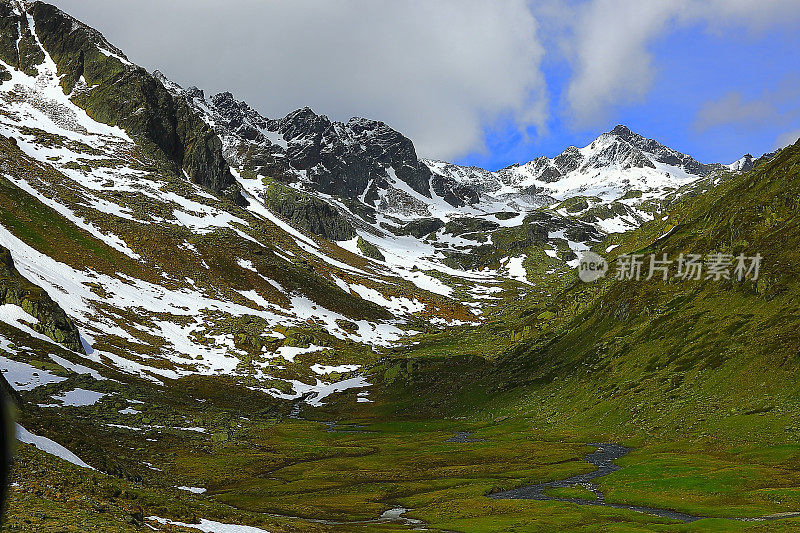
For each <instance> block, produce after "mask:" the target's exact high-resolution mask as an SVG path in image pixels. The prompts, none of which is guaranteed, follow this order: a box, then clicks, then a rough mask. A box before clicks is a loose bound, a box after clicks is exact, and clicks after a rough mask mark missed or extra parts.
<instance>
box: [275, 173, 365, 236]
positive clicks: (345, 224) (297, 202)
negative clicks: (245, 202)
mask: <svg viewBox="0 0 800 533" xmlns="http://www.w3.org/2000/svg"><path fill="white" fill-rule="evenodd" d="M264 201H265V203H266V205H267V206H268V207H269V208H270V209H271V210H272V211H274V212H275V213H278V214H280V215H281V216H282V217H284V218H285V219H286V220H288V221H289V222H290V223H291V224H293V225H294V226H297V227H299V228H303V229H305V230H307V231H309V232H311V233H313V234H314V235H319V236H320V237H322V238H324V239H328V240H329V241H346V240H349V239H352V238H353V237H355V236H356V231H355V229H353V226H352V225H351V224H350V222H349V221H348V220H347V219H346V218H345V217H344V216H343V215H342V214H341V213H339V212H338V211H337V210H336V209H335V208H334V207H332V206H331V205H330V204H328V203H327V202H324V201H323V200H320V199H319V198H315V197H313V196H311V195H309V194H304V193H302V192H300V191H298V190H296V189H292V188H291V187H286V186H284V185H282V184H279V183H273V184H271V185H270V186H269V187H268V188H267V191H266V193H265V197H264Z"/></svg>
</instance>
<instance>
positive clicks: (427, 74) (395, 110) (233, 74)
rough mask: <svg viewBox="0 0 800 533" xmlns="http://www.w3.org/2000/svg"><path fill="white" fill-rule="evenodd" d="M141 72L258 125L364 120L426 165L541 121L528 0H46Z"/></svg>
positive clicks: (536, 47)
mask: <svg viewBox="0 0 800 533" xmlns="http://www.w3.org/2000/svg"><path fill="white" fill-rule="evenodd" d="M51 1H54V3H55V4H56V5H58V6H59V7H61V8H62V9H64V10H65V11H67V12H69V13H71V14H73V15H74V16H76V17H77V18H79V19H81V20H83V21H84V22H86V23H88V24H90V25H92V26H95V27H97V28H98V29H99V30H100V31H102V32H104V33H105V34H106V37H108V38H109V40H110V41H112V42H114V43H115V44H116V45H118V46H119V47H120V48H122V49H123V50H124V51H125V52H126V53H127V54H128V55H129V57H130V58H131V60H133V61H135V62H136V63H138V64H141V65H142V66H144V67H146V68H148V69H150V70H153V69H156V68H158V69H160V70H162V71H163V72H164V73H165V74H166V75H167V76H168V77H170V78H172V79H173V80H175V81H176V82H178V83H181V84H182V85H197V86H199V87H201V88H203V89H206V90H207V91H208V92H212V93H213V92H218V91H224V90H229V91H231V92H233V93H234V94H235V95H236V96H237V97H239V98H241V99H244V100H246V101H247V102H248V103H249V104H251V105H252V106H253V107H255V108H256V109H258V110H259V111H261V112H262V113H263V114H265V115H266V116H272V117H275V116H283V115H284V114H286V113H287V112H289V111H292V110H294V109H296V108H298V107H302V106H306V105H308V106H310V107H312V108H313V109H314V110H315V111H317V112H319V113H324V114H327V115H329V116H330V117H331V118H333V119H337V120H346V119H347V118H349V117H351V116H367V117H369V118H375V119H379V120H383V121H385V122H387V123H389V124H390V125H392V126H393V127H395V128H397V129H398V130H400V131H402V132H403V133H405V134H407V135H409V136H410V137H411V138H412V139H414V141H415V144H416V145H417V148H418V151H419V152H420V153H421V154H423V155H426V156H433V157H441V158H453V157H456V156H459V155H462V154H465V153H467V152H469V151H472V150H476V149H478V150H479V149H481V148H482V147H483V130H484V128H485V127H486V126H488V125H491V123H492V122H493V121H495V120H497V119H499V118H501V117H502V118H505V117H509V116H510V117H512V118H513V120H514V121H515V122H516V123H517V124H518V126H519V127H520V129H521V130H525V129H526V128H529V127H535V128H536V129H538V130H539V131H542V130H543V129H544V127H545V125H546V121H547V118H548V106H547V93H546V87H545V82H544V78H543V75H542V73H541V70H540V63H541V61H542V57H543V55H544V49H543V47H542V46H541V44H540V39H539V36H538V34H537V22H536V20H535V19H534V17H533V15H532V14H531V11H530V9H529V8H528V6H527V5H526V4H525V2H524V1H523V0H512V1H508V2H501V3H490V2H479V1H464V0H441V1H437V2H425V1H422V0H414V1H410V2H389V1H378V0H361V1H359V0H343V1H338V2H328V1H323V0H273V1H268V2H265V1H260V0H227V1H225V2H219V1H210V0H170V1H168V2H165V1H163V0H138V1H135V2H133V1H129V0H51Z"/></svg>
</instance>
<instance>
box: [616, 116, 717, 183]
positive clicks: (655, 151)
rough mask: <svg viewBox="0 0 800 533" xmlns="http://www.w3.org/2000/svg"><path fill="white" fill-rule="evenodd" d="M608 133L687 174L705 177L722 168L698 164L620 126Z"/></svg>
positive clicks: (694, 160) (686, 156)
mask: <svg viewBox="0 0 800 533" xmlns="http://www.w3.org/2000/svg"><path fill="white" fill-rule="evenodd" d="M610 133H611V134H613V135H616V136H617V137H619V138H620V139H622V140H624V141H625V142H627V143H628V144H630V145H631V146H634V147H635V148H638V149H639V150H641V151H643V152H647V153H648V154H651V155H653V156H654V157H655V160H656V161H658V162H659V163H664V164H667V165H672V166H676V167H680V168H682V169H683V170H685V171H686V172H688V173H689V174H695V175H697V176H706V175H708V174H710V173H711V172H713V171H715V170H719V169H721V168H722V165H719V164H703V163H700V162H698V161H697V160H696V159H694V158H693V157H691V156H688V155H686V154H682V153H680V152H678V151H677V150H673V149H672V148H669V147H667V146H664V145H663V144H661V143H660V142H658V141H656V140H654V139H648V138H646V137H643V136H641V135H639V134H638V133H634V132H632V131H631V130H630V128H628V127H627V126H623V125H622V124H620V125H618V126H616V127H615V128H614V129H613V130H611V132H610Z"/></svg>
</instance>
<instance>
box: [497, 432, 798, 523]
mask: <svg viewBox="0 0 800 533" xmlns="http://www.w3.org/2000/svg"><path fill="white" fill-rule="evenodd" d="M589 446H596V447H597V450H596V451H594V452H592V453H590V454H588V455H587V456H586V457H585V461H586V462H587V463H589V464H592V465H594V466H596V467H597V470H595V471H594V472H589V473H586V474H578V475H577V476H572V477H568V478H566V479H561V480H558V481H548V482H547V483H539V484H537V485H529V486H526V487H519V488H516V489H511V490H506V491H502V492H496V493H493V494H490V495H489V497H490V498H493V499H495V500H541V501H545V500H550V501H557V502H567V503H575V504H578V505H597V506H601V507H613V508H615V509H627V510H629V511H636V512H639V513H646V514H650V515H654V516H660V517H663V518H670V519H672V520H680V521H682V522H694V521H695V520H702V519H704V518H711V517H708V516H698V515H691V514H686V513H681V512H678V511H673V510H671V509H660V508H657V507H645V506H641V505H626V504H623V503H610V502H607V501H605V497H604V495H603V493H602V492H601V491H600V490H599V489H598V488H597V485H595V484H594V483H592V480H594V479H597V478H599V477H603V476H607V475H608V474H611V473H612V472H616V471H617V470H619V469H621V468H622V467H621V466H619V465H616V464H614V461H616V460H617V459H619V458H620V457H623V456H625V455H626V454H627V453H629V452H630V451H631V450H632V448H627V447H625V446H621V445H619V444H612V443H591V444H589ZM573 485H579V486H581V487H584V488H586V489H588V490H590V491H592V492H593V493H594V495H595V499H593V500H589V499H585V498H561V497H557V496H548V495H547V494H545V493H544V492H545V491H546V490H547V489H555V488H565V487H571V486H573ZM797 516H800V513H796V512H793V513H778V514H773V515H767V516H762V517H755V518H733V517H723V518H725V519H727V520H739V521H743V522H760V521H767V520H780V519H782V518H793V517H797Z"/></svg>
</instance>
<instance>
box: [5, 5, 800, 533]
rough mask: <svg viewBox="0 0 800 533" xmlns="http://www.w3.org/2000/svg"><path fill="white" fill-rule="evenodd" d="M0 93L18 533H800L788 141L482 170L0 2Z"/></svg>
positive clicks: (794, 236)
mask: <svg viewBox="0 0 800 533" xmlns="http://www.w3.org/2000/svg"><path fill="white" fill-rule="evenodd" d="M0 80H1V83H0V351H1V352H2V353H0V369H2V376H3V379H0V386H2V388H3V389H4V390H5V392H6V393H7V394H8V395H10V396H11V397H12V398H13V399H14V404H15V407H16V419H17V421H18V423H17V426H16V434H17V438H18V440H19V441H20V444H19V446H18V448H17V450H16V458H15V465H14V472H13V476H12V477H13V479H12V482H13V484H12V487H11V489H10V502H9V503H8V505H7V509H6V511H5V524H4V528H5V530H7V531H37V532H50V531H52V532H56V531H58V532H61V531H92V530H94V531H114V532H116V531H120V532H133V531H152V530H156V531H171V532H192V531H195V532H196V531H204V532H217V533H222V532H234V533H259V532H264V531H267V532H271V533H279V532H372V531H409V530H427V531H442V532H445V531H450V532H452V531H459V532H500V531H673V530H674V531H689V530H691V531H774V530H776V531H783V530H785V531H796V530H798V529H800V418H799V417H800V336H798V333H797V332H798V331H800V307H799V306H800V280H798V273H800V253H799V252H798V250H800V144H796V145H794V146H790V147H788V148H785V149H783V150H780V151H778V152H775V153H772V154H766V155H764V156H762V157H758V158H754V157H753V156H751V155H749V154H748V155H745V156H744V157H742V158H741V159H740V160H738V161H736V162H734V163H732V164H721V163H701V162H699V161H696V160H695V159H693V158H692V157H691V156H688V155H685V154H683V153H680V152H678V151H676V150H673V149H671V148H668V147H666V146H664V145H662V144H660V143H659V142H658V141H656V140H653V139H649V138H646V137H645V136H643V135H640V134H638V133H635V132H633V131H631V130H630V129H628V128H627V127H625V126H622V125H620V126H616V127H615V128H613V129H612V130H611V131H609V132H607V133H603V134H601V135H599V136H598V137H597V138H596V139H595V140H594V141H592V142H591V143H590V144H589V145H587V146H584V147H574V146H573V147H568V148H566V149H565V150H564V151H563V152H562V153H561V154H559V155H558V156H556V157H554V158H552V159H550V158H547V157H538V158H535V159H532V160H531V161H529V162H526V163H521V164H518V165H512V166H510V167H507V168H503V169H501V170H498V171H489V170H484V169H481V168H474V167H464V166H459V165H456V164H451V163H448V162H445V161H434V160H427V159H422V158H420V157H418V155H417V153H416V150H415V148H414V144H413V142H412V141H411V140H410V139H408V138H407V137H405V136H403V135H402V134H401V133H399V132H397V131H395V130H394V129H392V128H391V127H390V126H388V125H387V124H384V123H383V122H378V121H375V120H370V119H364V118H353V119H350V120H349V121H348V122H347V123H341V122H334V121H331V120H329V119H328V118H327V117H326V116H324V115H319V114H317V113H315V112H314V111H312V110H311V109H309V108H303V109H299V110H297V111H294V112H292V113H290V114H288V115H287V116H285V117H283V118H267V117H264V116H262V115H261V114H260V113H259V112H258V111H257V110H256V109H253V108H251V107H250V106H249V105H247V104H246V103H244V102H242V101H238V100H237V99H236V97H235V96H234V95H232V94H230V93H221V94H217V95H214V96H207V95H206V94H204V92H203V91H202V90H201V89H198V88H196V87H188V88H184V87H181V86H179V85H177V84H176V83H174V82H172V81H170V80H169V79H168V77H167V76H166V75H165V74H162V73H160V72H158V71H156V72H153V73H149V72H148V71H146V70H145V69H143V68H141V67H139V66H137V65H135V64H133V63H132V62H131V61H129V60H128V59H127V57H126V55H125V53H124V52H123V51H122V50H119V49H118V48H116V47H115V46H114V45H113V44H111V43H109V42H108V41H107V40H106V39H105V38H104V37H103V36H102V35H101V34H100V33H99V32H97V31H96V30H94V29H92V28H90V27H88V26H86V25H84V24H82V23H81V22H79V21H77V20H75V19H73V18H72V17H70V16H69V15H67V14H65V13H63V12H62V11H60V10H59V9H57V8H55V7H53V6H51V5H49V4H46V3H43V2H38V1H36V2H20V1H17V0H0ZM265 90H266V88H265ZM743 151H744V150H743ZM586 251H593V252H595V253H598V254H600V255H602V256H605V257H606V258H607V259H608V261H609V262H610V273H611V274H613V272H614V271H615V270H616V268H617V266H618V264H619V259H617V258H618V256H620V255H621V254H642V255H644V256H647V255H649V254H656V255H658V256H661V255H662V254H668V255H669V256H671V257H678V256H679V254H681V253H687V254H688V253H699V252H704V253H705V252H719V253H724V254H731V255H733V256H738V255H739V254H745V255H747V256H754V255H756V254H757V253H758V254H760V255H761V256H762V257H763V259H762V264H761V269H760V272H759V273H758V276H757V278H756V277H755V276H753V275H752V273H751V274H750V275H749V276H746V277H744V278H742V279H737V278H736V277H731V279H721V280H715V279H699V280H676V279H668V280H667V281H662V280H661V279H660V277H658V276H657V277H656V279H651V280H644V279H642V280H641V281H633V280H619V279H616V277H615V276H613V275H607V276H606V277H605V278H602V279H600V280H598V281H596V282H594V283H583V282H581V281H580V280H579V279H578V276H577V270H576V267H577V266H578V263H579V257H580V255H581V254H582V253H583V252H586ZM592 443H595V444H594V445H593V444H592ZM596 450H599V451H596ZM593 452H594V453H593ZM604 454H605V455H604ZM615 454H616V455H615ZM598 468H599V470H598ZM514 489H519V490H516V491H515V490H514Z"/></svg>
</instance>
